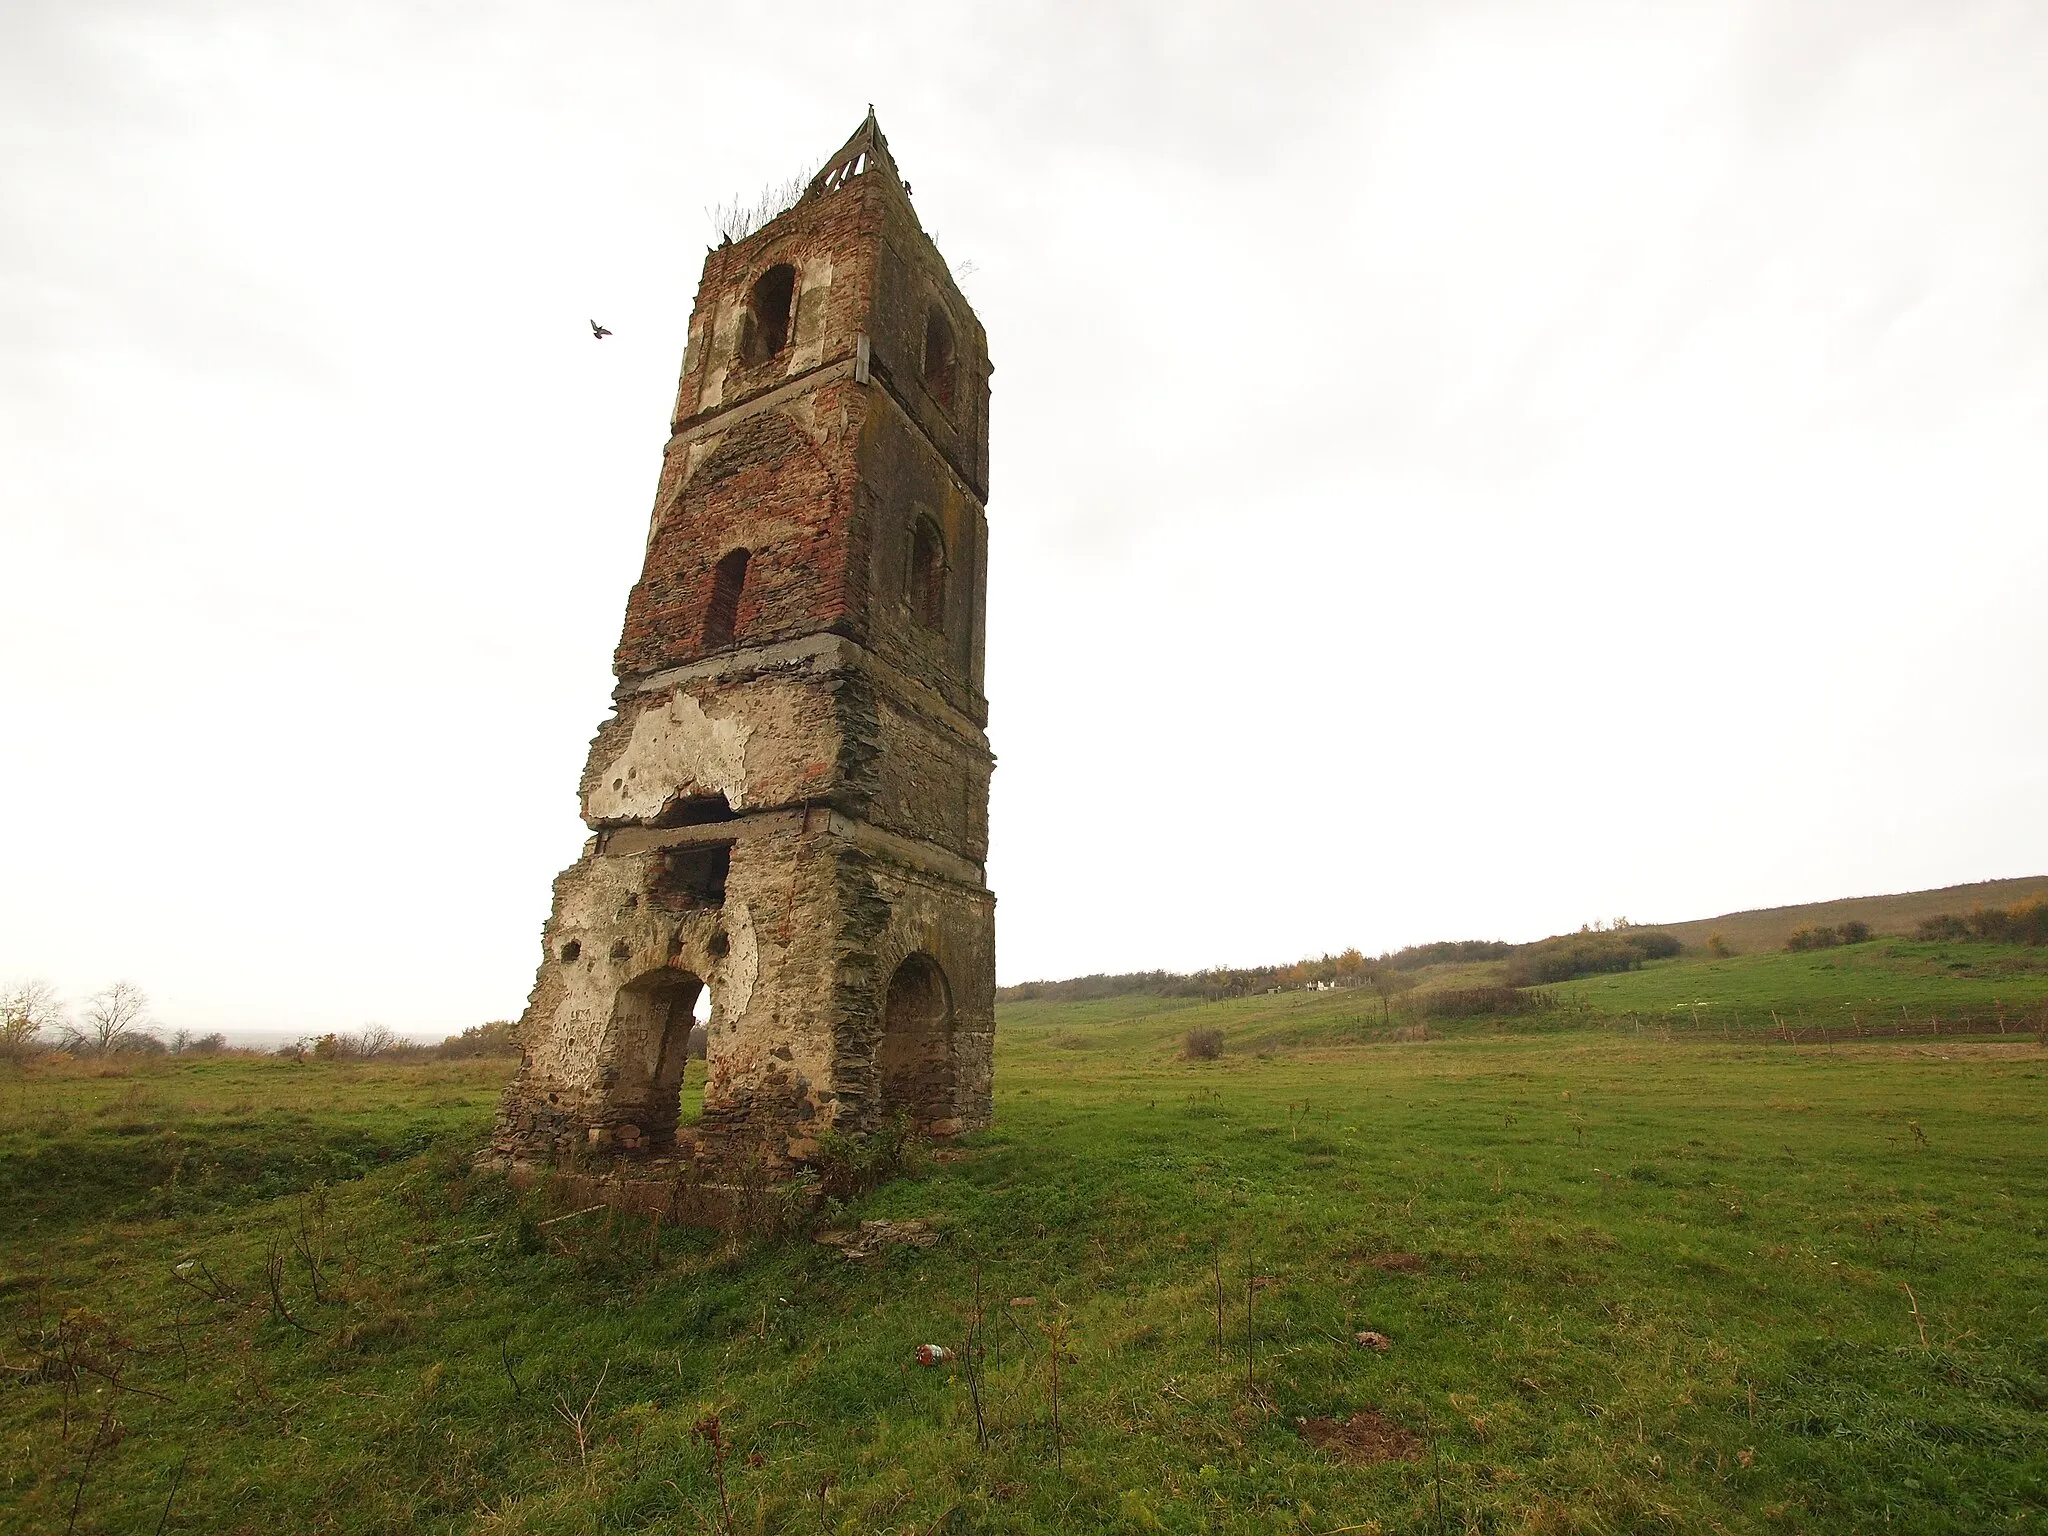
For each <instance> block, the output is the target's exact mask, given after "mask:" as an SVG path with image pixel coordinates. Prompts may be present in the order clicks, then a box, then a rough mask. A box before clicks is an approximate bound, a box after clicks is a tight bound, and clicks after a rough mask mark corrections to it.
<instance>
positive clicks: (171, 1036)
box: [0, 980, 519, 1062]
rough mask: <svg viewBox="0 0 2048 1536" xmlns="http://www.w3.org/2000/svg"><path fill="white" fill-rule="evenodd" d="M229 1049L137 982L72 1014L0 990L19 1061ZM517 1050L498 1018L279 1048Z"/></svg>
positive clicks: (3, 1055) (8, 1037) (0, 1032)
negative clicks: (426, 1039) (167, 1012)
mask: <svg viewBox="0 0 2048 1536" xmlns="http://www.w3.org/2000/svg"><path fill="white" fill-rule="evenodd" d="M229 1049H230V1046H229V1045H228V1038H227V1036H226V1035H225V1034H222V1033H221V1032H220V1031H218V1030H214V1031H209V1032H207V1033H204V1034H201V1033H199V1032H197V1031H194V1030H190V1029H173V1030H166V1029H165V1028H164V1027H163V1026H162V1025H160V1024H157V1023H155V1022H153V1021H152V1020H151V1019H150V1018H149V996H148V994H147V993H145V992H144V991H143V990H142V988H141V987H139V986H137V985H136V984H135V983H134V982H132V981H117V982H115V983H113V984H112V985H111V986H108V987H104V988H102V989H101V990H100V991H98V992H95V993H93V995H92V996H91V997H88V998H87V999H85V1001H84V1002H83V1003H81V1004H80V1005H79V1008H78V1016H77V1017H76V1018H75V1019H74V1018H73V1017H72V1014H71V1009H70V1008H69V1007H68V1006H67V1005H66V1004H65V1002H64V1000H63V998H61V997H60V996H59V995H58V993H57V989H56V988H55V987H53V986H51V985H50V984H49V983H48V982H47V981H41V980H30V981H18V982H15V983H14V984H13V985H11V986H9V987H6V988H0V1061H12V1062H22V1061H27V1060H29V1059H31V1058H33V1057H36V1056H41V1055H45V1054H49V1053H52V1052H61V1053H63V1054H65V1055H68V1056H80V1057H84V1056H116V1055H136V1056H210V1055H217V1054H219V1053H220V1052H223V1051H226V1050H229ZM518 1052H519V1044H518V1042H517V1041H516V1040H515V1039H514V1038H513V1023H512V1021H511V1020H510V1019H494V1020H492V1021H491V1022H490V1023H488V1024H473V1025H471V1026H470V1027H469V1028H467V1029H465V1030H463V1031H462V1032H461V1033H460V1034H455V1035H450V1036H449V1037H448V1038H447V1039H445V1040H443V1041H442V1042H441V1043H440V1044H439V1045H424V1044H420V1043H418V1042H415V1041H410V1040H406V1039H404V1038H402V1037H401V1036H400V1035H398V1034H397V1032H396V1031H394V1030H392V1029H391V1028H389V1027H388V1026H387V1025H383V1024H365V1025H364V1026H363V1027H362V1028H361V1029H360V1030H355V1031H351V1032H348V1033H339V1032H337V1033H332V1034H324V1035H302V1036H300V1037H299V1038H297V1039H295V1040H291V1041H288V1042H286V1043H285V1044H284V1045H283V1046H280V1047H279V1048H278V1049H277V1051H276V1054H277V1055H280V1056H290V1057H293V1058H296V1059H298V1060H301V1061H305V1060H311V1061H369V1060H373V1059H391V1060H420V1059H426V1058H433V1059H437V1060H442V1061H460V1060H465V1059H468V1058H471V1057H479V1056H513V1055H517V1054H518ZM245 1054H246V1053H245Z"/></svg>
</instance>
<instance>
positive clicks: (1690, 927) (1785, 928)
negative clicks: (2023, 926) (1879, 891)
mask: <svg viewBox="0 0 2048 1536" xmlns="http://www.w3.org/2000/svg"><path fill="white" fill-rule="evenodd" d="M2042 895H2048V875H2027V876H2023V877H2021V878H2019V879H2015V880H1985V881H1981V882H1979V883H1978V884H1976V885H1945V886H1942V887H1941V888H1940V889H1939V890H1932V891H1905V892H1902V893H1900V894H1898V895H1895V896H1849V897H1844V898H1842V899H1841V900H1838V901H1810V902H1807V903H1806V904H1805V905H1803V906H1797V907H1761V908H1759V909H1757V910H1756V911H1754V912H1727V913H1723V914H1722V915H1721V916H1719V917H1703V918H1697V919H1695V920H1693V921H1691V922H1686V923H1654V924H1651V925H1649V926H1652V927H1656V928H1661V929H1663V930H1664V931H1665V932H1667V933H1674V934H1676V935H1678V938H1679V941H1680V942H1681V943H1683V944H1684V945H1685V947H1686V948H1687V949H1699V948H1701V947H1703V946H1704V945H1705V944H1706V942H1707V935H1708V934H1710V933H1718V934H1720V935H1721V937H1722V938H1723V939H1725V940H1726V941H1727V942H1728V944H1729V945H1730V946H1731V947H1732V948H1733V949H1734V950H1735V951H1736V952H1737V953H1738V954H1748V953H1754V952H1756V951H1758V950H1765V949H1783V948H1784V947H1785V940H1786V939H1787V938H1789V937H1790V936H1791V935H1792V933H1793V932H1794V931H1795V930H1797V929H1800V928H1813V927H1818V926H1822V925H1826V926H1829V927H1832V926H1834V925H1836V924H1839V923H1846V922H1864V923H1868V924H1870V928H1871V931H1872V932H1873V933H1887V934H1911V933H1912V932H1913V930H1914V929H1915V928H1916V927H1918V926H1919V923H1920V920H1921V919H1922V918H1928V917H1938V916H1940V915H1941V914H1942V913H1944V912H1967V911H1969V910H1970V909H1971V908H1972V907H2004V906H2010V905H2011V904H2012V903H2014V902H2016V901H2020V900H2022V899H2024V898H2026V897H2028V896H2042Z"/></svg>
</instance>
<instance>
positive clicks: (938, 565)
mask: <svg viewBox="0 0 2048 1536" xmlns="http://www.w3.org/2000/svg"><path fill="white" fill-rule="evenodd" d="M904 595H905V598H906V600H907V601H908V602H909V604H910V611H911V614H912V615H913V616H914V617H915V618H916V619H917V622H918V623H920V624H922V625H923V626H924V627H925V628H926V629H941V630H942V629H944V628H945V627H946V541H945V540H944V539H943V538H941V537H940V535H939V530H938V529H937V528H935V527H934V526H933V525H932V522H931V519H929V518H924V517H920V518H919V519H918V520H917V521H916V522H915V523H914V524H912V525H911V529H910V581H909V584H908V587H907V590H906V592H905V594H904Z"/></svg>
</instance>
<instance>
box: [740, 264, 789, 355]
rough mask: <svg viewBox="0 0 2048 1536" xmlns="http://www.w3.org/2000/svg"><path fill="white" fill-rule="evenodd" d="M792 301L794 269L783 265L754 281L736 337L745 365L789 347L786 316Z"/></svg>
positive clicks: (770, 269) (787, 316) (771, 268)
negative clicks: (744, 319)
mask: <svg viewBox="0 0 2048 1536" xmlns="http://www.w3.org/2000/svg"><path fill="white" fill-rule="evenodd" d="M795 301H796V268H795V267H792V266H790V265H789V264H788V263H787V262H783V263H778V264H777V265H775V266H772V267H770V268H769V269H768V270H767V271H766V272H763V273H762V274H761V275H760V277H759V278H758V279H756V280H755V283H754V291H753V292H752V293H751V294H750V295H748V298H747V318H746V321H745V324H744V325H743V326H742V328H741V329H742V334H741V336H740V354H741V356H742V357H743V358H745V360H746V361H747V362H750V363H765V362H767V361H768V359H769V358H771V357H773V356H775V355H776V353H778V352H780V351H781V350H782V349H783V348H784V347H786V346H788V345H789V314H790V309H791V307H792V306H793V305H794V303H795Z"/></svg>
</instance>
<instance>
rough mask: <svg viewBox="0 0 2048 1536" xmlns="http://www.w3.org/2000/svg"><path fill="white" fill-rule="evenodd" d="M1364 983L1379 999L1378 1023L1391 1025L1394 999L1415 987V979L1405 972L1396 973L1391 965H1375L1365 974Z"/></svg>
mask: <svg viewBox="0 0 2048 1536" xmlns="http://www.w3.org/2000/svg"><path fill="white" fill-rule="evenodd" d="M1365 979H1366V981H1367V982H1368V983H1369V984H1370V985H1371V987H1372V989H1373V991H1375V992H1377V993H1378V994H1379V998H1380V1021H1381V1023H1383V1024H1391V1023H1393V1021H1394V999H1395V998H1396V997H1397V996H1399V995H1400V994H1401V993H1403V992H1406V991H1409V990H1410V989H1412V988H1413V987H1414V985H1415V978H1414V977H1413V976H1410V975H1409V974H1408V973H1407V972H1406V971H1397V970H1395V969H1394V968H1393V967H1392V966H1391V965H1375V966H1374V967H1373V968H1372V969H1371V970H1369V971H1367V972H1366V978H1365Z"/></svg>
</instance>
